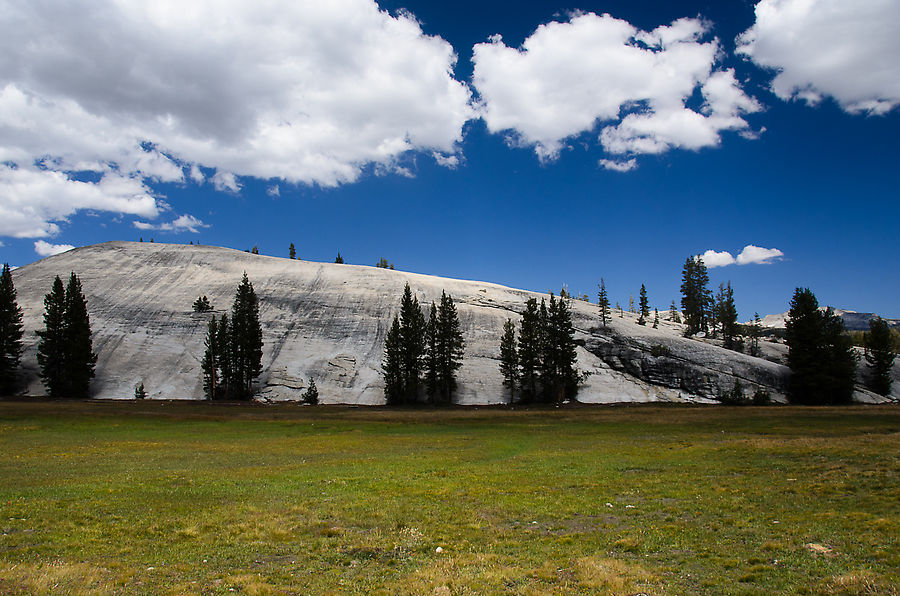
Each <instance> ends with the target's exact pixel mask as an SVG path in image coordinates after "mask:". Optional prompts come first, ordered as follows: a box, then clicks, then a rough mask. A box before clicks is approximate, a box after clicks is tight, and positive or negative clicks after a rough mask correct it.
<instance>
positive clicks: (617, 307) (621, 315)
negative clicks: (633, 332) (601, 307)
mask: <svg viewBox="0 0 900 596" xmlns="http://www.w3.org/2000/svg"><path fill="white" fill-rule="evenodd" d="M616 310H618V311H619V318H620V319H624V318H625V313H624V312H623V311H622V307H621V306H620V305H619V301H618V300H616Z"/></svg>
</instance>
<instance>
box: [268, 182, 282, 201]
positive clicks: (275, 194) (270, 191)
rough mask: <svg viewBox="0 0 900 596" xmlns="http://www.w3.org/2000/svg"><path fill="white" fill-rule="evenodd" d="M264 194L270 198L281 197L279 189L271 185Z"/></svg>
mask: <svg viewBox="0 0 900 596" xmlns="http://www.w3.org/2000/svg"><path fill="white" fill-rule="evenodd" d="M266 194H267V195H269V196H270V197H276V198H277V197H280V196H281V188H279V187H278V185H277V184H273V185H272V186H270V187H269V188H267V189H266Z"/></svg>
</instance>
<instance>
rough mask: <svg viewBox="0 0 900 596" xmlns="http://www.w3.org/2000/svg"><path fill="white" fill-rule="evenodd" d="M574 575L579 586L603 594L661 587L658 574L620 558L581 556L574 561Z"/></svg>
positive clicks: (658, 588) (626, 592) (656, 589)
mask: <svg viewBox="0 0 900 596" xmlns="http://www.w3.org/2000/svg"><path fill="white" fill-rule="evenodd" d="M575 577H576V578H577V580H578V584H579V587H582V588H587V589H590V590H598V591H602V593H604V594H634V593H635V592H647V591H654V592H656V591H660V590H661V589H662V586H661V585H660V578H659V576H657V575H655V574H653V573H650V572H649V571H647V570H646V569H644V568H643V567H641V566H640V565H637V564H636V563H629V562H626V561H622V560H620V559H606V558H599V557H583V558H581V559H578V560H577V561H576V562H575Z"/></svg>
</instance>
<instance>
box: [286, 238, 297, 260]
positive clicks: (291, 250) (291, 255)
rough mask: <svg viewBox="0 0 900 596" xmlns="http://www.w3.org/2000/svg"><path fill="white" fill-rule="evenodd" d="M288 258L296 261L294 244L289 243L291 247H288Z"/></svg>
mask: <svg viewBox="0 0 900 596" xmlns="http://www.w3.org/2000/svg"><path fill="white" fill-rule="evenodd" d="M288 258H291V259H296V258H297V249H296V248H294V243H293V242H291V245H290V246H288Z"/></svg>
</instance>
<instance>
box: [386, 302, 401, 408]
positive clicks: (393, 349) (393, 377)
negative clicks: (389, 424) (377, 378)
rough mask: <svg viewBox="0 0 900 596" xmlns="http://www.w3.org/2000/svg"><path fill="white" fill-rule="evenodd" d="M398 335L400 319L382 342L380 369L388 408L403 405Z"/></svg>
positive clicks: (399, 335)
mask: <svg viewBox="0 0 900 596" xmlns="http://www.w3.org/2000/svg"><path fill="white" fill-rule="evenodd" d="M401 342H402V338H401V333H400V319H399V318H398V317H394V322H393V323H392V324H391V328H390V330H389V331H388V333H387V337H386V338H385V341H384V360H383V361H382V365H381V369H382V374H383V375H384V397H385V400H386V401H387V404H388V405H389V406H396V405H400V404H402V403H403V350H402V346H401Z"/></svg>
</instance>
